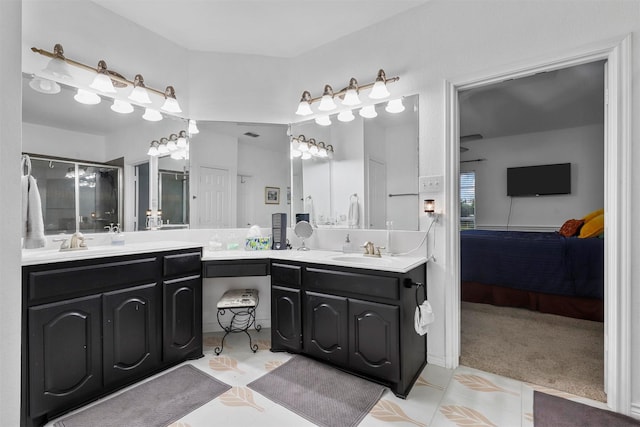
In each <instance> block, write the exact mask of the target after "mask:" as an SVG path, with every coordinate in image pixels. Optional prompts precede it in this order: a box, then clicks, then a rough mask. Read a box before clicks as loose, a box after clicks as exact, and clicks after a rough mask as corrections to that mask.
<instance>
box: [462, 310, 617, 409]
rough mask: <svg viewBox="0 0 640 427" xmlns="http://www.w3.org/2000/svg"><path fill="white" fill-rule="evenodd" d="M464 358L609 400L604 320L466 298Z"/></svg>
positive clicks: (473, 364) (464, 361) (502, 372)
mask: <svg viewBox="0 0 640 427" xmlns="http://www.w3.org/2000/svg"><path fill="white" fill-rule="evenodd" d="M461 316H462V318H461V356H460V364H461V365H465V366H469V367H472V368H476V369H480V370H483V371H487V372H491V373H494V374H498V375H502V376H505V377H509V378H514V379H517V380H520V381H525V382H530V383H533V384H538V385H542V386H546V387H551V388H554V389H556V390H561V391H565V392H568V393H571V394H575V395H578V396H583V397H587V398H589V399H594V400H599V401H601V402H605V401H606V395H605V393H604V323H601V322H593V321H590V320H581V319H573V318H569V317H563V316H556V315H553V314H545V313H539V312H536V311H530V310H526V309H519V308H511V307H497V306H492V305H488V304H475V303H468V302H463V303H462V314H461Z"/></svg>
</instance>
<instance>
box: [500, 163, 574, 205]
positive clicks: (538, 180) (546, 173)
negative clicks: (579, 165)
mask: <svg viewBox="0 0 640 427" xmlns="http://www.w3.org/2000/svg"><path fill="white" fill-rule="evenodd" d="M551 194H571V163H559V164H554V165H538V166H525V167H518V168H507V196H512V197H517V196H544V195H551Z"/></svg>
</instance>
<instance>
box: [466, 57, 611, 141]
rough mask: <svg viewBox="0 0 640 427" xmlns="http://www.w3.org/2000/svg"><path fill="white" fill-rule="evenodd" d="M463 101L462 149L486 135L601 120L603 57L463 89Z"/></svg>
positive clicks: (493, 136) (498, 134) (593, 122)
mask: <svg viewBox="0 0 640 427" xmlns="http://www.w3.org/2000/svg"><path fill="white" fill-rule="evenodd" d="M459 101H460V136H461V145H462V147H463V148H468V147H469V145H470V144H474V143H475V142H473V141H481V140H482V139H488V138H498V137H503V136H509V135H518V134H524V133H532V132H543V131H549V130H554V129H563V128H571V127H578V126H586V125H592V124H601V123H604V61H597V62H592V63H588V64H583V65H577V66H574V67H570V68H564V69H560V70H555V71H549V72H544V73H538V74H535V75H533V76H529V77H523V78H520V79H514V80H507V81H504V82H500V83H497V84H493V85H488V86H483V87H478V88H474V89H469V90H466V91H461V92H460V93H459ZM473 135H476V136H478V135H479V136H481V138H480V137H475V138H474V137H472V136H473Z"/></svg>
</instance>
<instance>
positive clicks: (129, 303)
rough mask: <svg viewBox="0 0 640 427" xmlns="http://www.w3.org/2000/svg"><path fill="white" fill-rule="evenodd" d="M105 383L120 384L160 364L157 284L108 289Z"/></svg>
mask: <svg viewBox="0 0 640 427" xmlns="http://www.w3.org/2000/svg"><path fill="white" fill-rule="evenodd" d="M102 307H103V313H104V315H103V321H102V322H103V326H102V330H103V334H104V338H103V342H104V356H103V357H104V384H105V385H106V386H109V385H113V384H117V383H121V382H123V381H124V380H127V379H132V378H135V377H141V376H143V375H144V374H145V373H148V372H150V371H153V370H154V369H155V368H157V366H158V364H159V363H160V350H159V346H158V332H159V324H158V313H157V312H158V307H159V301H158V298H157V296H156V284H155V283H151V284H147V285H142V286H136V287H134V288H127V289H123V290H117V291H111V292H105V293H104V294H103V298H102Z"/></svg>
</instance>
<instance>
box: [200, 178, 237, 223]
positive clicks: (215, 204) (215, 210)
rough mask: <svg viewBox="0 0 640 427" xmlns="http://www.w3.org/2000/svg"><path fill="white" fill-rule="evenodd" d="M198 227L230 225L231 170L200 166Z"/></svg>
mask: <svg viewBox="0 0 640 427" xmlns="http://www.w3.org/2000/svg"><path fill="white" fill-rule="evenodd" d="M198 170H199V175H200V180H199V185H198V201H199V202H198V228H227V227H229V216H230V213H229V210H230V209H229V208H230V206H229V171H228V170H227V169H220V168H213V167H208V166H200V168H199V169H198Z"/></svg>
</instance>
